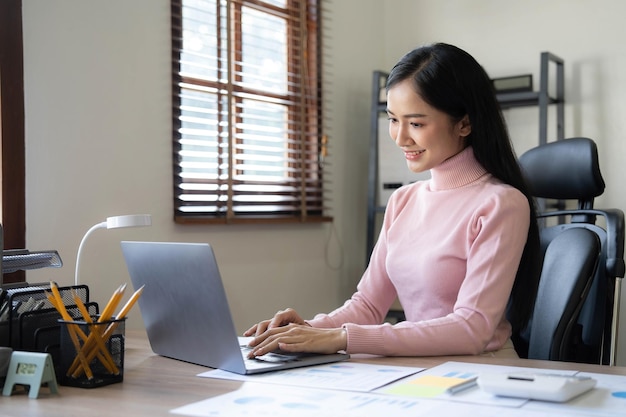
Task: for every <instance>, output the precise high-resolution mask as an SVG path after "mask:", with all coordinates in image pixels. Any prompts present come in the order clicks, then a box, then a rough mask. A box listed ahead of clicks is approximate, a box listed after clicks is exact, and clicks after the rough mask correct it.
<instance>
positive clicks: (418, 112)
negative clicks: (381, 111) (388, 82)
mask: <svg viewBox="0 0 626 417" xmlns="http://www.w3.org/2000/svg"><path fill="white" fill-rule="evenodd" d="M387 115H388V116H389V135H391V138H392V139H393V140H394V141H395V142H396V145H398V146H399V147H400V149H402V151H403V152H404V157H405V159H406V162H407V166H408V167H409V169H410V170H411V171H413V172H423V171H427V170H429V169H431V168H434V167H436V166H437V165H439V164H441V163H442V162H443V161H445V160H446V159H448V158H450V157H452V156H454V155H456V154H458V153H459V152H461V151H462V150H463V149H464V148H465V140H464V138H465V137H466V136H467V135H469V134H470V132H471V126H470V123H469V119H468V118H467V116H465V117H464V118H463V119H462V120H461V121H458V122H454V121H453V120H452V119H451V118H450V116H449V115H448V114H446V113H444V112H442V111H439V110H437V109H435V108H433V107H431V106H430V105H428V104H427V103H426V102H425V101H424V100H422V98H421V97H420V96H419V95H418V94H417V93H416V92H415V90H414V89H413V85H412V83H411V80H404V81H401V82H400V83H398V84H396V85H394V86H393V87H391V88H390V89H389V91H387Z"/></svg>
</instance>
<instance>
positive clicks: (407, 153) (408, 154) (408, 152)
mask: <svg viewBox="0 0 626 417" xmlns="http://www.w3.org/2000/svg"><path fill="white" fill-rule="evenodd" d="M424 152H426V150H425V149H422V150H420V151H404V155H406V156H407V157H412V156H418V155H421V154H423V153H424Z"/></svg>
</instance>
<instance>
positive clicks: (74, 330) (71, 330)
mask: <svg viewBox="0 0 626 417" xmlns="http://www.w3.org/2000/svg"><path fill="white" fill-rule="evenodd" d="M50 289H51V290H52V295H53V298H54V300H55V304H54V306H55V308H56V309H57V311H58V312H59V313H60V314H61V317H62V318H63V320H65V321H69V322H72V321H73V319H72V317H71V316H70V315H69V313H68V312H67V310H66V309H65V304H64V303H63V298H62V297H61V293H59V289H58V288H57V285H56V284H55V283H54V282H50ZM48 299H50V298H48ZM78 332H80V333H83V331H82V330H80V328H79V327H78V326H76V325H74V324H71V323H68V325H67V333H68V334H69V335H70V339H72V343H73V344H74V348H75V349H76V358H75V360H76V359H78V361H79V362H80V364H81V365H82V366H83V369H84V371H85V375H87V378H88V379H93V372H92V371H91V368H90V367H89V362H87V359H86V358H85V355H84V354H83V352H82V349H81V346H80V341H79V340H78ZM83 335H84V336H85V339H87V335H85V334H84V333H83ZM68 374H69V370H68Z"/></svg>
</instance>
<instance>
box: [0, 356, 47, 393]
mask: <svg viewBox="0 0 626 417" xmlns="http://www.w3.org/2000/svg"><path fill="white" fill-rule="evenodd" d="M45 383H47V384H48V388H50V393H52V394H57V393H58V385H57V380H56V376H55V374H54V367H53V366H52V357H51V356H50V354H49V353H39V352H18V351H16V352H13V353H12V354H11V362H10V363H9V368H8V370H7V379H6V381H5V383H4V388H3V389H2V395H4V396H7V397H8V396H10V395H11V393H12V392H13V387H14V385H15V384H22V385H29V386H30V390H29V391H28V397H29V398H37V397H38V396H39V388H40V387H41V384H45Z"/></svg>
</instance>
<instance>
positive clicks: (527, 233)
mask: <svg viewBox="0 0 626 417" xmlns="http://www.w3.org/2000/svg"><path fill="white" fill-rule="evenodd" d="M386 87H387V113H388V115H389V133H390V135H391V138H392V139H393V140H394V141H395V142H396V144H397V145H398V146H399V147H400V149H401V150H402V151H403V152H404V155H405V159H406V161H407V165H408V167H409V169H410V170H411V171H414V172H422V171H426V170H430V173H431V179H430V180H427V181H420V182H416V183H413V184H409V185H406V186H404V187H402V188H400V189H398V190H396V192H394V193H393V195H392V196H391V197H390V199H389V202H388V204H387V207H386V211H385V218H384V221H383V226H382V230H381V233H380V236H379V239H378V241H377V244H376V246H375V248H374V250H373V252H372V256H371V258H370V263H369V266H368V268H367V270H366V271H365V273H364V274H363V277H362V278H361V281H360V282H359V285H358V287H357V292H356V293H355V294H354V295H353V296H352V297H351V299H350V300H348V301H346V303H345V304H344V305H343V306H342V307H340V308H338V309H336V310H335V311H333V312H331V313H330V314H322V315H318V316H316V317H315V318H314V319H313V320H308V321H305V320H303V319H302V318H301V317H300V316H299V315H298V314H297V313H296V312H295V311H294V310H292V309H287V310H284V311H279V312H278V313H276V315H275V316H274V317H273V318H272V319H270V320H265V321H262V322H260V323H258V324H256V325H254V326H252V327H251V328H250V329H249V330H247V331H246V332H245V335H246V336H255V338H254V339H253V340H252V342H251V343H250V346H252V347H253V350H252V351H251V353H250V356H251V357H254V356H259V355H263V354H264V353H267V352H269V351H272V350H274V349H277V348H280V349H282V350H285V351H306V352H319V353H331V352H336V351H341V350H343V351H347V352H348V353H370V354H377V355H386V356H431V355H460V354H484V353H491V352H500V353H501V354H502V356H514V355H515V351H514V350H513V347H512V343H511V340H510V337H511V334H512V331H518V330H520V329H522V328H523V327H524V326H525V324H526V323H527V321H528V319H529V317H530V315H531V312H532V307H533V300H534V299H535V295H536V290H537V283H538V279H539V273H540V271H539V264H538V259H539V256H538V252H539V249H538V248H539V242H538V230H537V223H536V218H535V213H534V207H533V199H532V197H531V195H530V193H529V191H528V190H527V188H526V186H525V184H524V181H523V178H522V174H521V172H520V169H519V167H518V165H517V160H516V157H515V154H514V151H513V149H512V146H511V143H510V140H509V136H508V132H507V129H506V125H505V123H504V120H503V117H502V114H501V112H500V108H499V105H498V103H497V101H496V98H495V95H494V92H493V89H492V86H491V81H490V79H489V77H488V75H487V74H486V73H485V71H484V70H483V69H482V67H481V66H480V65H479V64H478V63H477V62H476V61H475V60H474V58H472V57H471V56H470V55H469V54H467V53H466V52H464V51H463V50H461V49H459V48H457V47H455V46H452V45H447V44H442V43H439V44H434V45H430V46H425V47H421V48H418V49H415V50H413V51H411V52H409V53H408V54H407V55H405V56H404V57H403V58H402V59H401V60H400V62H398V63H397V64H396V65H395V66H394V68H393V69H392V70H391V73H390V74H389V77H388V79H387V86H386ZM396 297H398V299H399V301H400V303H401V305H402V307H403V309H404V313H405V316H406V321H402V322H400V323H397V324H395V325H391V324H389V323H384V322H383V320H384V318H385V316H386V314H387V312H388V310H389V308H390V307H391V305H392V303H393V302H394V301H395V299H396ZM507 311H508V312H509V313H510V314H509V317H510V318H511V320H510V321H509V319H507Z"/></svg>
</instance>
